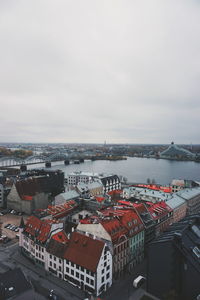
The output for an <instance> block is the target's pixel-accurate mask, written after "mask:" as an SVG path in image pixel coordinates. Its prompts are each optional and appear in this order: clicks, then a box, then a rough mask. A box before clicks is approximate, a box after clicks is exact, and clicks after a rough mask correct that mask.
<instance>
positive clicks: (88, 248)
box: [64, 232, 104, 272]
mask: <svg viewBox="0 0 200 300" xmlns="http://www.w3.org/2000/svg"><path fill="white" fill-rule="evenodd" d="M103 247H104V242H102V241H99V240H94V239H92V238H90V237H88V236H85V235H83V234H80V233H78V232H73V233H72V235H71V239H70V241H69V245H68V247H67V249H66V251H65V253H64V258H65V259H67V260H69V261H71V262H73V263H75V264H77V265H79V266H81V267H83V268H85V269H87V270H90V271H92V272H96V270H97V266H98V263H99V259H100V257H101V254H102V250H103Z"/></svg>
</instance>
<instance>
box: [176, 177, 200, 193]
mask: <svg viewBox="0 0 200 300" xmlns="http://www.w3.org/2000/svg"><path fill="white" fill-rule="evenodd" d="M198 186H199V183H197V182H195V181H193V180H186V179H173V180H172V182H171V187H172V192H173V193H176V192H178V191H180V190H183V189H185V188H194V187H198Z"/></svg>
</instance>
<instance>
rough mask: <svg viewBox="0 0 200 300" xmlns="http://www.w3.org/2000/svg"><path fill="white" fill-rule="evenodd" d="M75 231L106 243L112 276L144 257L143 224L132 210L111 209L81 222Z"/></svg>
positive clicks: (119, 273) (120, 273) (127, 268)
mask: <svg viewBox="0 0 200 300" xmlns="http://www.w3.org/2000/svg"><path fill="white" fill-rule="evenodd" d="M77 231H80V232H85V233H86V232H87V233H88V234H91V235H93V236H96V237H98V238H99V239H101V240H103V241H106V243H107V245H108V247H109V248H110V250H111V253H112V255H113V276H115V277H118V276H121V275H122V274H123V272H124V271H125V270H131V269H132V268H133V267H134V266H135V265H136V264H138V263H139V262H141V261H142V259H143V257H144V225H143V224H142V221H141V220H140V218H139V216H138V215H137V214H136V212H135V211H134V210H133V209H128V208H126V209H124V208H123V207H116V208H115V207H114V208H107V209H104V210H101V211H100V212H99V216H97V215H96V216H92V217H89V218H88V219H85V220H83V221H81V223H80V224H79V225H78V226H77Z"/></svg>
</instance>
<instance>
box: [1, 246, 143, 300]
mask: <svg viewBox="0 0 200 300" xmlns="http://www.w3.org/2000/svg"><path fill="white" fill-rule="evenodd" d="M14 267H20V268H21V269H22V271H23V272H24V273H25V275H26V277H27V278H28V279H29V280H30V281H31V282H32V284H33V286H34V287H35V290H36V292H38V294H39V295H42V296H43V297H45V299H47V296H48V294H49V291H50V290H52V289H53V290H54V291H55V292H56V294H57V295H58V296H59V300H83V299H85V298H87V297H88V296H87V295H86V294H85V293H84V292H83V291H82V290H80V289H78V288H77V287H75V286H73V285H71V284H69V283H68V282H66V281H64V280H60V279H59V278H57V277H55V276H53V275H51V274H50V273H49V272H46V271H45V270H44V269H43V268H41V267H39V266H38V265H35V264H34V263H33V262H32V261H30V260H29V259H28V258H27V257H25V256H24V255H22V253H21V252H20V248H19V246H18V243H15V244H11V245H9V246H8V245H1V246H0V273H3V272H5V271H7V270H9V269H13V268H14ZM145 274H146V261H145V260H144V261H143V262H142V263H141V264H140V265H138V266H136V267H135V269H134V271H133V272H132V274H124V276H122V277H121V278H120V279H118V280H114V281H113V284H112V287H111V288H110V289H109V290H108V291H107V292H105V293H103V294H102V295H101V299H103V300H129V299H130V296H131V297H133V298H131V299H134V300H137V299H139V298H137V295H138V289H135V288H134V287H133V280H134V279H135V278H136V277H137V276H138V275H145ZM143 288H145V287H143ZM134 295H135V297H134ZM88 298H89V297H88ZM38 299H39V298H38Z"/></svg>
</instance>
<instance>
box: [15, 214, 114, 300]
mask: <svg viewBox="0 0 200 300" xmlns="http://www.w3.org/2000/svg"><path fill="white" fill-rule="evenodd" d="M19 235H20V236H19V246H20V248H21V251H22V253H23V254H24V255H26V256H28V257H29V258H30V259H31V260H33V261H34V262H35V263H37V264H38V265H40V266H41V267H43V268H44V269H45V270H46V271H48V272H50V273H51V274H53V275H54V276H57V277H58V278H60V279H63V280H65V281H68V282H69V283H71V284H73V285H76V286H77V287H78V288H80V289H82V290H83V291H86V292H89V293H91V294H93V295H96V296H98V295H100V294H101V293H102V292H103V291H106V290H107V289H108V288H109V287H110V286H111V285H112V255H111V252H110V250H109V248H108V247H107V245H106V243H105V242H104V241H100V240H98V239H96V238H95V236H93V237H91V236H88V234H81V233H78V232H72V233H71V234H70V233H68V234H66V233H65V232H64V231H63V224H62V223H59V222H58V221H55V220H50V219H45V220H40V219H38V218H36V217H34V216H31V217H29V219H28V220H27V223H26V225H24V223H23V219H22V222H21V225H20V231H19Z"/></svg>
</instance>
